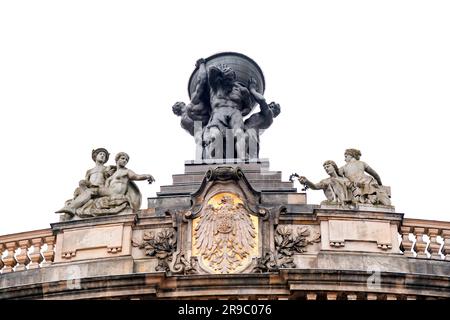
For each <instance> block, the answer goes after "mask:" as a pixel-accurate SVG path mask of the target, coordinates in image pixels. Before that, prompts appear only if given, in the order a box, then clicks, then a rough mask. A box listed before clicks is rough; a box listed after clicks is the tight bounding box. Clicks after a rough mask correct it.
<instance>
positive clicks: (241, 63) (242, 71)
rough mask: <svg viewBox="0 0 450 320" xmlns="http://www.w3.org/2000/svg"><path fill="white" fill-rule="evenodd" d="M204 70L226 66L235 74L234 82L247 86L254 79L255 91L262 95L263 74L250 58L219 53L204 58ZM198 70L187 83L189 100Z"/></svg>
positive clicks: (263, 85) (231, 53)
mask: <svg viewBox="0 0 450 320" xmlns="http://www.w3.org/2000/svg"><path fill="white" fill-rule="evenodd" d="M205 61H206V69H208V68H209V67H211V66H214V65H218V64H226V65H227V66H229V67H230V68H231V69H233V70H234V72H235V73H236V80H237V81H239V82H240V83H241V84H243V85H245V86H247V85H248V80H249V79H250V77H253V78H254V79H256V82H257V91H258V92H259V93H261V94H264V89H265V80H264V74H263V72H262V70H261V68H260V67H259V66H258V64H257V63H256V62H255V61H253V60H252V59H251V58H249V57H247V56H246V55H243V54H242V53H237V52H220V53H216V54H214V55H212V56H210V57H208V58H205ZM197 77H198V68H195V70H194V71H193V72H192V74H191V77H190V78H189V83H188V92H189V98H191V96H192V93H193V92H194V90H195V85H196V83H197Z"/></svg>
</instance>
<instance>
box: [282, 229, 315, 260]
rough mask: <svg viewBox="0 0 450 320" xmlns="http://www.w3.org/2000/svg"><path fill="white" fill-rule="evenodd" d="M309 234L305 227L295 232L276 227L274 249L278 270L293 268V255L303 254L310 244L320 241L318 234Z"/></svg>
mask: <svg viewBox="0 0 450 320" xmlns="http://www.w3.org/2000/svg"><path fill="white" fill-rule="evenodd" d="M310 234H311V232H310V229H309V228H308V227H306V226H303V227H298V228H297V229H296V230H294V229H293V228H290V227H288V226H281V225H280V226H278V227H277V229H276V234H275V249H276V252H277V255H276V256H277V265H278V266H279V267H280V268H295V267H296V265H295V263H294V258H293V255H294V253H303V252H305V251H306V250H307V249H306V247H307V246H308V245H310V244H313V243H317V242H319V241H320V234H319V233H315V234H314V235H313V236H312V238H310V239H308V238H307V237H309V236H310Z"/></svg>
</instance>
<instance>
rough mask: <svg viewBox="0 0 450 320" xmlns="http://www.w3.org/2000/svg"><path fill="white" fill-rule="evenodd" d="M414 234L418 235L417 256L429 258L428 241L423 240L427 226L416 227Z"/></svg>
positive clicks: (415, 246) (415, 247)
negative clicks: (426, 250)
mask: <svg viewBox="0 0 450 320" xmlns="http://www.w3.org/2000/svg"><path fill="white" fill-rule="evenodd" d="M414 234H415V235H416V244H415V245H414V249H415V251H416V253H417V258H428V256H427V254H426V253H425V248H426V247H427V243H426V242H425V241H423V235H424V234H425V228H419V227H414Z"/></svg>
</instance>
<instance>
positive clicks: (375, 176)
mask: <svg viewBox="0 0 450 320" xmlns="http://www.w3.org/2000/svg"><path fill="white" fill-rule="evenodd" d="M364 170H365V171H366V172H367V173H368V174H370V175H371V176H372V177H374V178H375V180H377V182H378V184H379V185H380V186H382V185H383V184H382V183H381V178H380V176H379V175H378V173H377V172H376V171H375V170H373V169H372V168H371V167H370V166H369V165H368V164H367V163H364Z"/></svg>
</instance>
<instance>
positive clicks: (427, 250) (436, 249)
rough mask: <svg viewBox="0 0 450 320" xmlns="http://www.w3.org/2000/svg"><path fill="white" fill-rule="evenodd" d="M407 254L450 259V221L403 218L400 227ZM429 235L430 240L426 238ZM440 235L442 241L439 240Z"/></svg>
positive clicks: (402, 245) (417, 256)
mask: <svg viewBox="0 0 450 320" xmlns="http://www.w3.org/2000/svg"><path fill="white" fill-rule="evenodd" d="M399 232H400V235H401V237H402V244H401V249H402V251H403V253H404V255H405V256H407V257H415V258H418V259H436V260H443V259H445V260H450V222H446V221H436V220H421V219H403V223H402V224H401V226H400V228H399ZM424 236H427V238H428V240H427V239H425V238H424ZM438 237H440V238H441V239H442V242H439V241H438V239H439V238H438Z"/></svg>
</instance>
